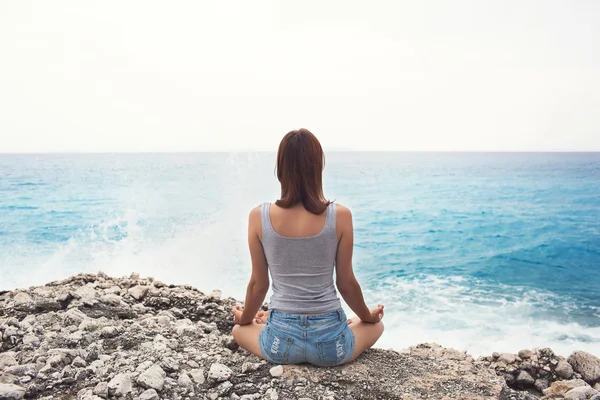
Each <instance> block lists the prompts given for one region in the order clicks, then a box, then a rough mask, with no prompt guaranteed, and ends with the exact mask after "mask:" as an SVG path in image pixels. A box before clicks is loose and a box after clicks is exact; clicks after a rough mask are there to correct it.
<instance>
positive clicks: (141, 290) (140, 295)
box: [127, 285, 150, 301]
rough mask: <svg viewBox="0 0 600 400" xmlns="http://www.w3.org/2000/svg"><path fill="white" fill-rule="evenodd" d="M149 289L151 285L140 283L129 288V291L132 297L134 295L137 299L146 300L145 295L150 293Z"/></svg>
mask: <svg viewBox="0 0 600 400" xmlns="http://www.w3.org/2000/svg"><path fill="white" fill-rule="evenodd" d="M148 289H150V287H149V286H140V285H138V286H134V287H132V288H129V290H127V292H128V293H129V294H130V295H131V297H133V298H134V299H136V300H137V301H141V300H144V297H146V295H147V294H148Z"/></svg>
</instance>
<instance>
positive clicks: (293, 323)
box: [259, 308, 354, 367]
mask: <svg viewBox="0 0 600 400" xmlns="http://www.w3.org/2000/svg"><path fill="white" fill-rule="evenodd" d="M259 344H260V351H261V352H262V354H263V356H264V358H265V359H266V360H267V361H269V362H271V363H273V364H300V363H304V362H306V363H309V364H312V365H316V366H318V367H333V366H336V365H340V364H344V363H347V362H348V361H350V359H351V358H352V354H353V353H354V333H352V330H351V329H350V327H349V326H348V321H347V318H346V314H345V313H344V310H342V309H341V308H340V309H339V310H337V311H333V312H329V313H326V314H321V315H302V314H288V313H284V312H281V311H278V310H271V312H269V317H268V318H267V323H266V326H265V327H264V328H263V330H262V332H261V334H260V337H259Z"/></svg>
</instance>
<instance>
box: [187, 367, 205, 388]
mask: <svg viewBox="0 0 600 400" xmlns="http://www.w3.org/2000/svg"><path fill="white" fill-rule="evenodd" d="M189 374H190V376H191V377H192V380H193V381H194V382H196V383H197V384H198V385H202V384H203V383H204V381H205V378H204V370H203V369H201V368H196V369H192V370H190V371H189Z"/></svg>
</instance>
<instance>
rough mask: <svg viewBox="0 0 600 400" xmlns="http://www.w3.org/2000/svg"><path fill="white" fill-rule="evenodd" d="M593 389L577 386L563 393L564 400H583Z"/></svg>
mask: <svg viewBox="0 0 600 400" xmlns="http://www.w3.org/2000/svg"><path fill="white" fill-rule="evenodd" d="M593 390H594V389H592V387H591V386H579V387H576V388H573V389H571V390H569V391H568V392H567V393H565V400H585V399H587V398H588V396H589V395H590V394H591V393H592V391H593Z"/></svg>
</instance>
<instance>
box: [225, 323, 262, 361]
mask: <svg viewBox="0 0 600 400" xmlns="http://www.w3.org/2000/svg"><path fill="white" fill-rule="evenodd" d="M264 327H265V324H264V323H263V324H259V323H257V322H256V321H253V322H252V323H251V324H249V325H235V326H234V327H233V331H231V333H232V334H233V338H234V339H235V341H236V342H237V344H239V345H240V347H242V348H243V349H246V350H248V351H249V352H250V353H252V354H254V355H256V356H258V357H260V358H264V357H263V355H262V352H261V351H260V345H259V344H258V343H259V341H258V340H259V336H260V333H261V332H262V330H263V328H264Z"/></svg>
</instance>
